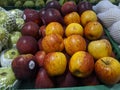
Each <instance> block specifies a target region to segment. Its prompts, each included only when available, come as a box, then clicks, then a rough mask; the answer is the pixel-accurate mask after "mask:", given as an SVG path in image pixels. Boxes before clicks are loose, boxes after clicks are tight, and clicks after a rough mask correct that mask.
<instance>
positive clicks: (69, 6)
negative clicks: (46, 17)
mask: <svg viewBox="0 0 120 90" xmlns="http://www.w3.org/2000/svg"><path fill="white" fill-rule="evenodd" d="M76 11H77V5H76V4H75V2H73V1H67V2H65V3H64V4H63V5H62V7H61V13H62V14H63V15H66V14H68V13H70V12H76Z"/></svg>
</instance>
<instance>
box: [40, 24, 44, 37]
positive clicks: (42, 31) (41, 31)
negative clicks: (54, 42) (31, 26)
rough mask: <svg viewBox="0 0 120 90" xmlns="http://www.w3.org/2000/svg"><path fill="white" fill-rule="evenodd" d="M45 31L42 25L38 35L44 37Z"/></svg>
mask: <svg viewBox="0 0 120 90" xmlns="http://www.w3.org/2000/svg"><path fill="white" fill-rule="evenodd" d="M45 29H46V25H42V26H40V28H39V35H40V36H42V37H44V36H45Z"/></svg>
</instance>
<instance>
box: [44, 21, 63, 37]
mask: <svg viewBox="0 0 120 90" xmlns="http://www.w3.org/2000/svg"><path fill="white" fill-rule="evenodd" d="M45 29H46V30H45V35H49V34H59V35H61V36H63V34H64V29H63V26H62V25H61V24H60V23H58V22H51V23H49V24H48V25H47V26H46V28H45Z"/></svg>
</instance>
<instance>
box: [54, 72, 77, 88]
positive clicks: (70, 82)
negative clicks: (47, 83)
mask: <svg viewBox="0 0 120 90" xmlns="http://www.w3.org/2000/svg"><path fill="white" fill-rule="evenodd" d="M56 83H57V87H75V86H77V84H78V79H77V78H76V77H75V76H73V75H72V74H71V73H70V72H69V71H67V72H66V73H65V74H63V75H61V76H58V77H57V79H56Z"/></svg>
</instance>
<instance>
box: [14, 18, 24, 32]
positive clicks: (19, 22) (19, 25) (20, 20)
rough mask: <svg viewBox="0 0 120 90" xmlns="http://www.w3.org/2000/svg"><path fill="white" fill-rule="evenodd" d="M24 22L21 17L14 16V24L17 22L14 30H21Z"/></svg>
mask: <svg viewBox="0 0 120 90" xmlns="http://www.w3.org/2000/svg"><path fill="white" fill-rule="evenodd" d="M24 23H25V21H24V19H23V18H16V24H17V26H16V30H17V31H21V29H22V27H23V25H24Z"/></svg>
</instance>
